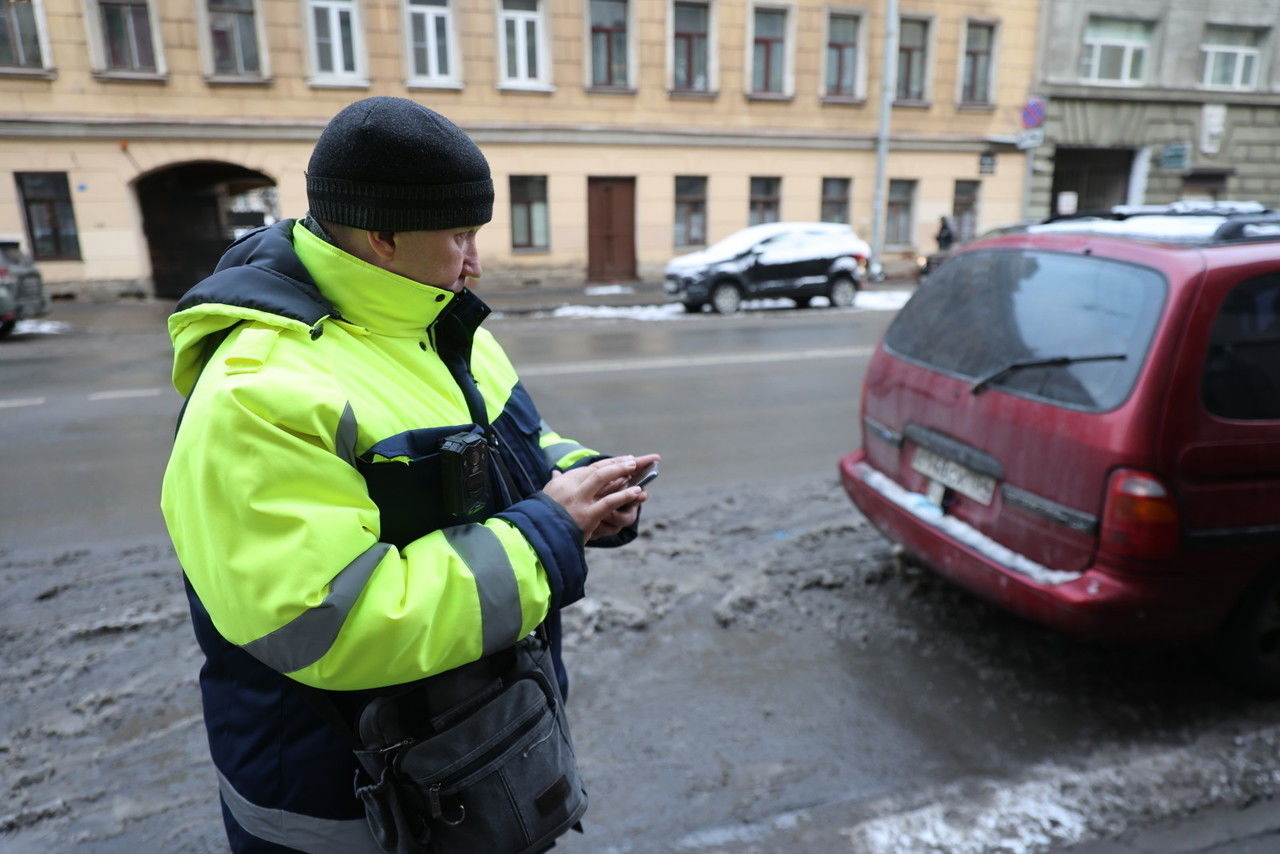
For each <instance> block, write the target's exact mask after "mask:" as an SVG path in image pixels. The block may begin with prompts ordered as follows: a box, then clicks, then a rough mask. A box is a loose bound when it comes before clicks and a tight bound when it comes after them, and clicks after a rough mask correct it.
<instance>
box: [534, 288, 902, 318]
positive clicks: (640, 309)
mask: <svg viewBox="0 0 1280 854" xmlns="http://www.w3.org/2000/svg"><path fill="white" fill-rule="evenodd" d="M913 293H914V291H905V290H904V291H859V292H858V293H857V295H856V296H855V297H854V301H853V307H854V308H856V309H862V310H864V311H897V310H898V309H900V308H902V306H903V305H905V304H906V302H907V300H909V299H910V298H911V294H913ZM813 305H814V306H815V307H817V306H821V307H826V306H827V305H828V302H827V298H826V297H814V300H813ZM794 306H795V301H794V300H790V299H783V298H779V299H752V300H744V301H743V303H742V308H743V309H744V310H747V311H750V310H759V309H780V308H793V307H794ZM684 314H685V310H684V307H683V306H681V305H680V304H679V303H674V302H672V303H662V304H659V305H631V306H612V305H562V306H560V307H559V308H557V309H554V310H553V311H551V312H537V313H535V314H534V315H533V316H534V317H548V316H549V317H585V318H608V319H617V318H621V319H625V320H670V319H671V318H673V317H680V316H682V315H684Z"/></svg>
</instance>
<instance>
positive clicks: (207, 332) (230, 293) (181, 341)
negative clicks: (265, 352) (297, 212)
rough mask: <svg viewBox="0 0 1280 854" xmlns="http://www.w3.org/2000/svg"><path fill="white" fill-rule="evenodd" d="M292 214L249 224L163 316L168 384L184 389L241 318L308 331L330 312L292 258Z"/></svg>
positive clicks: (188, 388) (315, 330) (187, 390)
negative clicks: (169, 358) (169, 348)
mask: <svg viewBox="0 0 1280 854" xmlns="http://www.w3.org/2000/svg"><path fill="white" fill-rule="evenodd" d="M293 224H294V220H292V219H288V220H281V221H280V222H277V223H275V224H274V225H270V226H266V227H265V228H259V229H255V230H253V231H251V232H249V233H248V234H246V235H244V236H243V237H241V238H240V239H239V240H237V241H236V242H235V243H233V244H231V247H230V248H228V249H227V251H226V252H225V253H224V254H223V256H222V260H220V261H219V262H218V266H217V268H216V269H215V270H214V273H213V275H211V276H209V278H207V279H205V280H204V281H202V282H201V283H200V284H198V285H196V286H195V287H194V288H192V289H191V290H189V291H188V292H187V293H186V294H185V295H184V296H183V297H182V299H180V300H179V301H178V304H177V307H176V309H175V311H174V313H173V314H172V315H171V316H170V317H169V337H170V338H171V339H172V341H173V385H174V388H176V389H177V390H178V393H179V394H181V395H183V396H184V397H185V396H186V395H188V394H190V392H191V389H192V387H193V386H194V385H195V382H196V378H197V377H198V376H199V375H200V371H201V370H202V369H203V368H204V365H205V362H207V361H208V359H209V358H210V357H211V356H212V355H213V351H214V350H215V349H216V348H217V345H218V344H220V343H221V342H222V339H223V338H225V337H226V334H227V333H228V332H230V331H231V328H232V327H233V326H235V325H236V324H237V323H240V322H242V321H252V322H258V323H266V324H269V325H272V326H277V327H280V328H281V329H292V330H296V331H310V333H311V335H312V336H313V337H314V336H316V335H318V330H319V326H318V324H319V323H320V322H321V321H323V320H324V319H325V318H327V317H330V316H332V315H335V314H336V312H335V311H334V308H333V305H332V304H331V303H330V302H329V301H328V300H326V299H325V298H324V296H322V295H321V293H320V290H319V288H317V287H316V284H315V282H314V281H313V280H312V278H311V276H310V274H308V273H307V270H306V268H305V267H304V266H303V265H302V262H301V261H300V260H299V258H298V254H297V252H295V251H294V248H293V240H292V238H291V234H292V230H293Z"/></svg>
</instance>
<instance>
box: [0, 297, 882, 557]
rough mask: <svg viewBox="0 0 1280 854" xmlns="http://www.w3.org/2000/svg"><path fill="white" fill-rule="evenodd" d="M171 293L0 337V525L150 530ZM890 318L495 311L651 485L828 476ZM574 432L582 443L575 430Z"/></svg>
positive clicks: (160, 465) (112, 532) (844, 447)
mask: <svg viewBox="0 0 1280 854" xmlns="http://www.w3.org/2000/svg"><path fill="white" fill-rule="evenodd" d="M171 310H172V309H171V304H169V303H164V302H156V303H141V304H140V303H114V304H75V303H56V304H55V305H54V307H53V311H52V313H51V314H50V316H49V317H48V318H46V320H49V321H55V322H62V323H65V324H67V325H68V327H69V328H68V329H67V331H65V332H63V333H61V334H26V335H22V334H16V335H14V336H13V337H12V338H11V339H9V340H6V341H5V342H4V344H3V346H0V448H3V450H2V451H0V453H2V454H3V461H4V480H5V483H6V484H9V485H20V488H19V489H12V488H9V487H6V488H5V489H4V490H2V491H0V536H3V535H5V534H8V535H14V534H16V533H17V532H21V536H22V538H23V542H24V543H25V544H26V545H36V544H39V543H44V542H48V543H57V542H61V541H62V540H63V539H64V538H65V537H66V536H67V535H68V534H69V533H70V531H69V530H68V526H71V529H72V530H79V531H83V532H85V533H86V534H89V535H91V536H94V537H98V536H108V537H112V538H115V537H119V538H123V539H128V538H132V537H135V536H138V535H142V534H151V533H156V532H162V531H163V528H162V527H160V520H159V517H158V514H157V513H155V512H152V511H153V509H154V508H155V507H156V506H157V502H158V500H159V492H158V484H159V482H160V477H161V474H162V472H163V470H164V463H165V459H166V456H167V453H168V447H169V443H170V440H171V437H172V433H173V428H174V423H175V418H176V415H177V412H178V409H179V405H180V400H179V398H178V396H177V394H176V393H175V392H174V391H173V390H172V388H171V387H170V386H169V380H168V376H169V360H170V350H169V343H168V338H167V336H166V334H165V327H164V319H165V317H166V316H167V315H168V313H169V312H170V311H171ZM891 316H892V314H891V313H890V312H871V311H867V312H863V311H850V310H844V311H825V312H823V311H813V312H795V311H757V312H749V313H745V314H743V315H739V316H738V317H736V318H729V319H724V318H719V317H716V316H713V315H710V314H705V315H701V316H699V317H696V318H695V317H681V318H676V319H674V320H670V321H660V322H652V323H645V322H629V321H609V320H590V321H583V320H569V319H553V318H543V319H525V318H520V317H511V318H494V319H493V320H491V321H490V322H489V324H488V325H489V328H491V329H492V330H493V331H494V332H495V334H496V335H497V336H498V337H499V339H500V340H501V341H502V342H503V344H504V345H505V346H506V347H507V349H508V352H509V353H510V355H511V357H512V360H513V361H514V362H515V364H516V366H517V368H518V369H519V370H520V371H521V373H522V375H523V377H524V380H525V382H526V384H527V385H528V386H529V388H530V389H531V391H532V392H533V394H534V398H535V400H537V401H538V405H539V408H540V409H541V410H542V411H543V413H544V415H545V417H546V418H547V419H548V421H549V422H550V423H551V424H552V425H553V426H554V427H555V428H556V429H557V430H559V431H560V432H561V433H562V434H564V435H567V436H573V437H582V438H583V440H584V441H590V442H595V443H596V444H601V445H607V447H602V448H601V450H605V451H608V452H611V453H624V452H635V453H640V452H651V451H656V452H658V453H661V454H662V455H663V457H664V459H665V463H664V466H663V473H662V483H663V484H664V485H666V484H685V485H698V484H700V485H704V486H706V487H707V488H709V489H716V488H718V487H719V486H720V485H721V484H723V483H728V482H734V481H739V480H752V481H759V480H768V479H770V478H776V477H783V476H792V475H796V474H805V473H823V474H825V473H828V472H832V471H834V468H835V461H836V458H837V457H838V456H839V455H840V454H842V453H845V452H847V451H848V450H850V449H851V448H852V447H853V446H854V445H855V444H856V442H857V441H858V435H859V434H858V430H857V423H856V418H855V411H856V406H857V389H858V388H859V384H860V382H861V377H862V372H863V370H864V369H865V366H866V361H867V357H868V355H869V353H870V350H871V348H872V347H874V345H875V342H876V341H877V340H878V338H879V336H880V335H881V334H882V332H883V329H884V327H885V326H886V325H887V323H888V321H889V320H890V319H891ZM588 437H589V438H588Z"/></svg>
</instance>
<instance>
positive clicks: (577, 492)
mask: <svg viewBox="0 0 1280 854" xmlns="http://www.w3.org/2000/svg"><path fill="white" fill-rule="evenodd" d="M649 459H652V457H640V458H639V460H637V458H636V457H632V456H626V457H610V458H609V459H607V460H600V461H599V462H594V463H592V464H591V465H589V466H582V467H580V468H576V469H570V470H569V471H567V472H559V471H554V472H552V473H551V481H550V482H549V483H548V484H547V485H546V486H544V487H543V488H542V491H543V492H545V493H546V494H547V496H548V497H549V498H550V499H551V500H552V501H555V502H556V503H557V504H559V505H560V506H561V507H563V508H564V509H565V512H567V513H568V514H569V516H570V517H571V518H572V519H573V521H574V522H575V523H576V524H577V526H578V528H579V529H581V531H582V542H584V543H585V542H586V541H587V540H590V539H593V538H595V537H597V536H604V535H605V534H604V533H602V532H601V531H599V530H597V529H599V528H600V526H601V524H602V523H603V522H604V521H605V520H606V519H611V520H614V519H617V518H621V517H622V516H626V515H627V514H626V513H623V514H621V516H615V514H617V513H618V511H619V510H620V509H621V508H622V507H624V506H626V505H628V504H634V505H635V507H634V508H632V510H631V511H630V515H631V517H632V521H634V519H635V514H636V511H637V509H638V508H639V505H640V502H642V501H644V499H645V491H644V490H643V489H641V488H640V487H638V486H628V487H624V488H620V485H621V484H624V483H625V482H626V479H627V478H628V477H630V476H631V475H632V474H633V473H635V470H636V465H637V462H639V461H647V460H649ZM640 464H641V465H647V464H648V463H647V462H640ZM618 530H620V528H619V529H618ZM613 533H617V531H616V530H615V531H614V532H613Z"/></svg>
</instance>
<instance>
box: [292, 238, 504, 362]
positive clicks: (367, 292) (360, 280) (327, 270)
mask: <svg viewBox="0 0 1280 854" xmlns="http://www.w3.org/2000/svg"><path fill="white" fill-rule="evenodd" d="M293 246H294V249H295V251H296V252H297V253H298V258H299V259H300V260H301V261H302V264H303V266H305V267H306V268H307V272H308V273H310V274H311V278H312V279H314V280H315V282H316V284H317V286H319V288H320V292H321V293H322V294H324V296H325V297H326V298H327V299H328V300H329V301H330V302H332V303H333V304H334V306H335V307H336V308H337V310H338V316H339V317H340V318H341V319H342V320H345V321H347V322H348V323H353V324H355V325H357V326H363V327H364V328H366V329H368V330H369V331H370V332H374V333H376V334H379V335H387V336H391V337H397V338H420V337H422V335H423V333H424V332H425V331H427V330H428V329H430V327H431V326H432V325H433V324H435V322H436V320H437V319H438V318H439V317H440V316H441V314H443V313H444V312H445V310H446V309H448V308H449V307H450V306H451V305H452V304H453V303H454V302H456V301H459V297H460V296H462V294H466V295H467V297H468V298H467V299H463V300H461V302H463V303H467V304H472V303H478V304H479V305H480V306H482V307H483V306H484V303H483V302H481V301H480V299H479V298H478V297H476V296H475V295H474V294H471V293H470V292H469V291H465V290H464V291H463V292H462V294H456V293H454V292H453V291H450V290H445V289H443V288H437V287H433V286H431V285H424V284H421V283H420V282H415V281H413V280H412V279H406V278H405V277H404V276H400V275H397V274H396V273H392V272H390V271H389V270H383V269H382V268H381V267H375V266H374V265H372V264H369V263H368V262H365V261H362V260H360V259H359V258H356V257H355V256H353V255H350V254H348V253H346V252H343V251H342V250H341V249H339V248H338V247H336V246H334V245H333V244H331V243H327V242H325V241H324V240H322V239H321V238H320V237H317V236H316V235H315V234H314V233H312V232H311V231H310V230H308V229H307V228H306V227H305V226H304V225H302V223H301V222H298V223H295V224H294V226H293ZM459 308H461V306H459ZM454 311H456V309H455V310H454ZM454 311H451V312H450V314H452V313H454ZM464 313H465V314H468V315H469V314H471V313H472V311H467V312H464ZM485 314H488V309H487V308H485V309H484V311H483V312H482V313H481V316H480V318H478V319H475V320H474V323H475V325H479V320H482V319H483V315H485ZM469 325H470V324H469ZM473 328H474V327H473Z"/></svg>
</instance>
